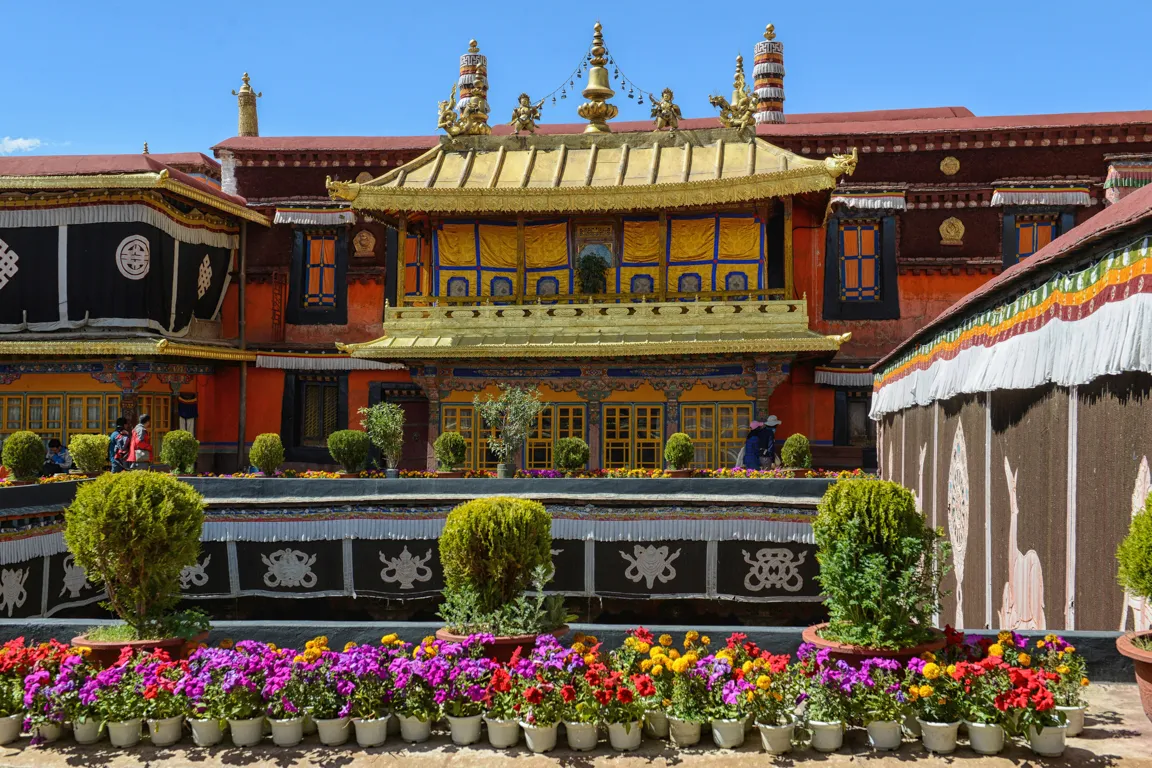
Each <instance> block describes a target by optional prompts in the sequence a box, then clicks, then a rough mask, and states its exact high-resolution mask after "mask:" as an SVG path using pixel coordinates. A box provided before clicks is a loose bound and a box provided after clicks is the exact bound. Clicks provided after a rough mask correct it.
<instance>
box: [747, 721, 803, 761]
mask: <svg viewBox="0 0 1152 768" xmlns="http://www.w3.org/2000/svg"><path fill="white" fill-rule="evenodd" d="M756 727H757V728H759V729H760V743H761V744H763V745H764V751H765V752H767V753H768V754H770V755H784V754H787V753H789V752H791V751H792V733H793V732H794V731H795V730H796V724H795V723H788V724H787V725H765V724H764V723H756Z"/></svg>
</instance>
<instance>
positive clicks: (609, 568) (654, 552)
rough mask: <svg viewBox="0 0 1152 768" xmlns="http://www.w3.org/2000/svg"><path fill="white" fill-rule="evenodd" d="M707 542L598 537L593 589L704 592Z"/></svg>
mask: <svg viewBox="0 0 1152 768" xmlns="http://www.w3.org/2000/svg"><path fill="white" fill-rule="evenodd" d="M707 547H708V542H705V541H679V540H678V541H644V542H632V541H598V542H596V592H597V594H613V595H650V596H658V595H688V594H698V595H704V594H706V592H707V571H708V568H707V565H708V556H707Z"/></svg>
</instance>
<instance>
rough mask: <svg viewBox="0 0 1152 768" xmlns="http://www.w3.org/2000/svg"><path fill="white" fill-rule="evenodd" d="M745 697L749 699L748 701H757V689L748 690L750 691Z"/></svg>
mask: <svg viewBox="0 0 1152 768" xmlns="http://www.w3.org/2000/svg"><path fill="white" fill-rule="evenodd" d="M744 697H745V698H746V699H748V701H755V700H756V692H755V691H748V693H746V694H745V695H744Z"/></svg>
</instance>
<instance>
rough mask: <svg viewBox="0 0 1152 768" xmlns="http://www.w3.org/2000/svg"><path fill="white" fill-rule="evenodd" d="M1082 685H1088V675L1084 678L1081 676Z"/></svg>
mask: <svg viewBox="0 0 1152 768" xmlns="http://www.w3.org/2000/svg"><path fill="white" fill-rule="evenodd" d="M1080 685H1081V686H1086V685H1088V678H1086V677H1082V678H1080Z"/></svg>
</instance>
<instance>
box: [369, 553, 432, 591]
mask: <svg viewBox="0 0 1152 768" xmlns="http://www.w3.org/2000/svg"><path fill="white" fill-rule="evenodd" d="M431 559H432V550H431V549H429V550H428V551H427V552H425V553H424V557H420V556H419V555H417V556H416V557H413V556H412V553H411V552H409V551H408V547H407V545H405V547H404V551H403V552H401V553H400V557H388V556H387V555H385V554H384V553H383V552H381V553H380V562H382V563H384V568H383V569H382V570H381V571H380V578H381V579H383V580H384V581H385V582H386V583H388V584H395V583H396V582H400V589H412V585H413V584H415V583H416V582H417V581H431V580H432V569H431V568H429V567H428V566H427V565H426V563H427V562H428V561H429V560H431Z"/></svg>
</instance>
